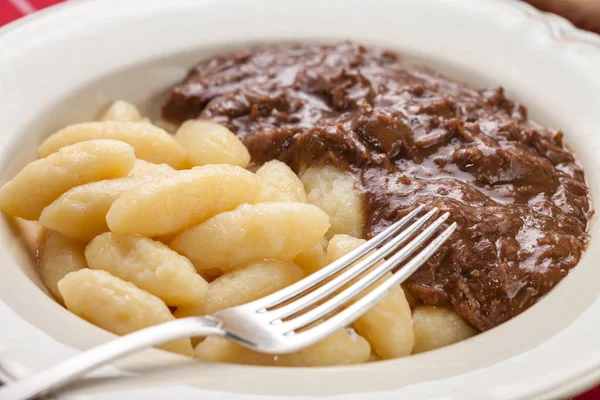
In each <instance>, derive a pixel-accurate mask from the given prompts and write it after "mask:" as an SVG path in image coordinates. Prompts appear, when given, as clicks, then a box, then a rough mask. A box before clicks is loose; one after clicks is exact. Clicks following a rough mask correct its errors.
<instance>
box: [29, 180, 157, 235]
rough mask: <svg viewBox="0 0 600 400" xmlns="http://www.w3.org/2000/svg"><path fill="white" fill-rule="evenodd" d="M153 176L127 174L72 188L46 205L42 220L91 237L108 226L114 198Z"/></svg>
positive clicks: (50, 226) (70, 231) (50, 227)
mask: <svg viewBox="0 0 600 400" xmlns="http://www.w3.org/2000/svg"><path fill="white" fill-rule="evenodd" d="M152 179H153V177H152V176H145V177H139V178H130V177H129V176H128V177H125V178H119V179H109V180H105V181H98V182H92V183H87V184H85V185H81V186H76V187H74V188H71V189H69V190H68V191H67V192H65V193H63V194H62V195H61V196H60V197H59V198H58V199H56V200H55V201H53V202H52V204H50V205H49V206H48V207H46V208H44V211H42V214H41V215H40V224H42V225H43V226H45V227H47V228H48V229H53V230H55V231H58V232H61V233H63V234H65V235H67V236H69V237H71V238H75V239H79V240H84V241H90V240H92V239H93V238H94V237H96V236H98V235H99V234H101V233H103V232H107V231H108V230H109V229H108V224H107V222H106V214H107V213H108V210H110V207H111V206H112V204H113V203H114V202H115V200H117V199H118V198H119V196H121V195H122V194H123V193H125V192H126V191H127V190H129V189H133V188H134V187H136V186H139V185H141V184H143V183H145V182H149V181H151V180H152Z"/></svg>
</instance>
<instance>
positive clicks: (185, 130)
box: [175, 120, 250, 168]
mask: <svg viewBox="0 0 600 400" xmlns="http://www.w3.org/2000/svg"><path fill="white" fill-rule="evenodd" d="M175 138H176V139H177V140H178V141H179V143H181V145H182V146H183V147H184V148H185V149H186V151H187V154H188V158H189V160H190V163H191V164H192V165H207V164H230V165H237V166H238V167H242V168H246V167H247V166H248V164H249V163H250V153H248V150H247V149H246V146H244V144H243V143H242V142H241V141H240V139H238V138H237V136H235V135H234V134H233V132H231V131H230V130H229V129H227V128H226V127H224V126H223V125H219V124H216V123H214V122H210V121H202V120H189V121H186V122H184V123H183V124H182V125H181V127H180V128H179V129H178V130H177V132H176V133H175Z"/></svg>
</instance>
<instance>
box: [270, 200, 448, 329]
mask: <svg viewBox="0 0 600 400" xmlns="http://www.w3.org/2000/svg"><path fill="white" fill-rule="evenodd" d="M437 212H438V209H437V208H434V209H432V210H431V211H429V212H428V213H427V214H425V215H424V216H422V217H421V218H419V219H417V220H416V221H415V222H413V223H412V224H411V225H409V226H408V227H407V228H406V229H405V230H403V231H402V232H400V233H399V234H398V236H396V237H394V238H393V239H392V240H390V241H389V242H387V243H386V244H385V245H384V246H382V247H381V248H379V249H378V250H377V251H375V252H374V253H372V254H371V255H369V256H367V257H366V258H365V259H363V260H361V261H360V262H357V263H356V264H354V265H353V266H352V267H351V268H348V269H347V270H345V271H344V272H342V273H341V274H340V275H339V276H337V277H335V278H334V279H332V280H330V281H329V282H327V283H326V284H324V285H323V286H321V287H319V288H317V289H315V290H314V291H312V292H310V293H308V294H306V295H305V296H302V297H300V298H298V299H297V300H295V301H293V302H291V303H289V304H286V305H285V306H283V307H281V308H278V309H276V310H272V311H269V312H268V313H267V314H266V315H268V318H269V319H271V320H278V319H282V318H286V317H288V316H290V315H292V314H294V313H296V312H298V311H301V310H303V309H305V308H307V307H310V306H312V305H313V304H315V303H316V302H317V301H319V300H321V299H323V298H325V297H327V296H329V295H330V294H331V293H333V292H334V291H335V290H337V289H338V288H341V287H342V286H344V285H345V284H346V283H348V282H350V281H351V280H352V279H354V278H356V277H357V276H358V275H360V274H361V273H363V272H364V271H366V270H367V269H369V268H370V267H371V266H373V265H374V264H376V263H377V262H379V261H380V260H381V259H382V258H384V257H387V255H388V254H390V253H391V252H392V251H394V249H396V248H397V247H398V246H400V245H401V244H403V243H404V242H406V241H407V240H408V239H410V237H411V236H412V235H413V234H414V233H416V232H417V231H418V230H419V229H421V228H422V227H423V225H425V224H426V223H427V222H428V221H429V220H430V219H431V218H432V217H433V216H434V215H435V214H437Z"/></svg>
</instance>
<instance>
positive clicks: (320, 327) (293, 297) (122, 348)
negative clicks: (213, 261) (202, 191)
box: [0, 206, 456, 400]
mask: <svg viewBox="0 0 600 400" xmlns="http://www.w3.org/2000/svg"><path fill="white" fill-rule="evenodd" d="M423 208H424V207H423V206H421V207H418V208H416V209H415V210H414V211H412V212H411V213H409V214H408V215H407V216H405V217H404V218H402V219H401V220H400V221H398V222H396V223H395V224H393V225H391V226H390V227H388V228H387V229H385V230H384V231H383V232H381V233H380V234H379V235H377V236H375V237H374V238H373V239H371V240H369V241H368V242H367V243H365V244H364V245H362V246H360V247H358V248H357V249H355V250H354V251H352V252H350V253H348V254H347V255H345V256H344V257H341V258H340V259H338V260H337V261H335V262H334V263H332V264H329V265H328V266H327V267H325V268H323V269H321V270H319V271H317V272H315V273H314V274H312V275H310V276H308V277H306V278H304V279H302V280H300V281H298V282H296V283H295V284H293V285H290V286H288V287H286V288H284V289H282V290H280V291H278V292H275V293H273V294H271V295H268V296H266V297H263V298H262V299H259V300H256V301H253V302H251V303H247V304H244V305H241V306H238V307H233V308H228V309H225V310H222V311H218V312H216V313H214V314H213V315H212V316H204V317H189V318H182V319H178V320H174V321H170V322H166V323H164V324H160V325H155V326H152V327H149V328H146V329H142V330H139V331H137V332H133V333H130V334H128V335H125V336H122V337H120V338H118V339H115V340H113V341H110V342H108V343H105V344H103V345H100V346H98V347H95V348H93V349H91V350H89V351H86V352H83V353H81V354H79V355H77V356H75V357H73V358H71V359H68V360H66V361H63V362H62V363H59V364H58V365H56V366H54V367H51V368H49V369H47V370H45V371H42V372H40V373H38V374H35V375H33V376H31V377H28V378H24V379H22V380H20V381H17V382H14V383H10V384H8V385H7V386H6V387H4V388H1V389H0V399H2V400H23V399H29V398H31V397H34V396H37V395H40V394H44V393H47V392H49V391H50V390H55V389H58V388H59V387H62V386H64V385H66V384H67V383H69V382H71V381H73V380H74V379H76V378H78V377H79V376H81V375H82V374H84V373H86V372H89V371H91V370H93V369H94V368H97V367H99V366H101V365H103V364H106V363H108V362H110V361H113V360H116V359H119V358H121V357H124V356H126V355H128V354H130V353H132V352H135V351H137V350H140V349H144V348H147V347H151V346H155V345H159V344H162V343H165V342H168V341H171V340H175V339H181V338H185V337H190V336H221V337H224V338H227V339H229V340H233V341H234V342H237V343H239V344H241V345H243V346H245V347H248V348H250V349H252V350H256V351H259V352H262V353H270V354H284V353H291V352H294V351H297V350H300V349H303V348H305V347H307V346H310V345H311V344H313V343H315V342H318V341H319V340H321V339H323V338H325V337H326V336H328V335H329V334H331V333H333V332H334V331H336V330H337V329H340V328H342V327H345V326H347V325H349V324H350V323H352V322H353V321H354V320H356V319H357V318H358V317H359V316H361V315H362V314H363V313H365V312H366V311H367V310H369V308H371V307H372V306H373V305H375V304H376V303H377V302H378V301H379V300H380V299H381V298H382V297H383V296H385V295H386V293H388V292H389V291H390V290H391V289H393V288H394V287H396V286H397V285H399V284H400V283H402V282H404V281H405V280H406V279H407V278H408V277H409V276H410V275H411V274H412V273H413V272H415V271H416V270H417V269H418V268H419V267H420V266H421V265H423V263H424V262H425V261H427V259H428V258H429V257H431V256H432V255H433V253H435V251H436V250H437V249H438V248H439V247H440V246H441V245H442V244H443V243H444V242H445V241H446V240H447V239H448V238H449V237H450V235H452V233H453V232H454V230H455V229H456V223H453V224H452V225H450V226H449V227H447V228H446V229H445V230H444V231H442V233H440V234H438V235H437V236H436V237H435V238H433V239H432V240H431V241H430V242H429V243H428V244H427V246H425V247H424V248H423V249H422V250H420V251H419V252H418V253H417V254H415V255H414V257H412V258H411V259H410V260H409V261H408V262H406V264H404V265H403V266H402V268H400V269H399V270H398V271H397V272H395V273H394V274H393V276H392V277H391V278H389V279H387V280H385V281H384V282H383V283H382V284H380V285H379V286H377V287H376V288H375V289H373V290H372V291H370V292H369V293H368V294H366V295H365V296H364V297H362V298H360V299H359V300H357V301H355V302H354V303H352V304H350V305H348V304H349V303H350V301H351V300H352V299H354V298H355V297H357V296H358V295H360V294H361V293H363V292H365V291H366V290H367V289H368V288H369V287H370V286H372V285H373V284H374V283H376V282H377V281H378V280H379V279H380V278H381V277H383V276H384V275H385V274H386V273H387V272H389V271H391V270H392V269H393V268H394V267H396V266H398V265H399V264H400V263H403V262H405V261H407V260H408V258H409V257H410V256H411V255H413V254H414V253H415V252H416V251H417V250H419V249H420V248H421V247H422V246H423V245H424V244H426V243H427V241H428V240H429V239H431V238H432V237H434V234H435V233H436V232H437V231H438V229H439V228H440V227H441V226H442V225H443V224H444V222H445V221H446V220H447V219H448V217H449V214H448V213H446V214H444V215H442V216H440V217H439V218H437V219H436V220H435V221H434V222H432V223H431V224H430V225H429V226H427V227H426V228H425V229H423V230H422V231H421V232H420V233H419V234H418V235H417V236H416V237H414V238H413V236H414V235H415V234H417V233H418V232H419V231H420V230H421V228H423V227H424V226H425V225H426V224H427V222H429V221H430V220H431V219H432V218H433V217H434V216H436V214H437V213H438V211H439V210H438V209H437V208H433V209H432V210H431V211H429V212H427V213H426V214H425V215H423V216H421V217H420V218H418V219H416V221H414V222H413V220H414V219H415V218H416V217H417V216H418V215H419V214H421V212H422V211H423ZM410 222H412V223H411V224H409V223H410ZM403 228H405V229H403ZM411 238H412V240H410V241H409V239H411ZM388 239H391V240H389V241H388ZM386 241H387V243H386ZM407 242H408V243H407ZM403 244H405V246H403V247H402V248H401V249H400V250H398V251H397V252H396V253H394V251H396V250H397V249H398V248H399V247H400V246H401V245H403ZM378 247H379V248H378ZM375 248H378V249H377V250H376V251H374V252H372V253H371V254H369V255H367V253H369V252H371V251H372V250H374V249H375ZM392 253H394V254H393V255H392V256H391V257H389V259H388V260H387V261H385V262H383V263H381V264H380V265H378V266H377V267H375V268H373V269H372V270H371V271H370V272H368V273H367V274H366V275H364V276H363V277H362V278H361V279H359V280H357V281H356V282H355V283H353V284H352V285H350V286H349V287H347V288H346V289H344V290H342V291H339V289H340V288H341V287H342V286H344V285H345V284H347V283H348V282H350V281H351V280H352V279H354V278H356V277H357V276H359V275H360V274H362V273H364V272H365V271H367V270H368V269H369V268H371V267H373V266H374V265H375V264H377V263H378V262H379V261H381V260H382V259H383V258H384V257H387V256H388V255H390V254H392ZM365 255H367V256H366V257H364V256H365ZM362 257H364V258H363V259H362V260H360V261H359V262H357V260H359V259H360V258H362ZM341 271H343V272H341ZM339 272H341V273H340V274H339V275H338V276H336V277H335V278H333V279H331V280H329V281H327V280H328V279H329V278H331V277H332V276H334V275H335V274H337V273H339ZM324 282H326V283H324ZM327 298H328V299H327ZM324 299H326V300H325V301H323V302H321V303H319V302H320V301H321V300H324ZM315 305H316V306H315ZM343 307H345V308H343ZM340 308H342V311H340V312H338V313H337V314H333V315H331V314H332V313H333V312H334V311H336V310H338V309H340ZM315 323H317V324H316V325H313V324H315ZM311 325H313V326H311ZM303 328H305V329H304V330H303Z"/></svg>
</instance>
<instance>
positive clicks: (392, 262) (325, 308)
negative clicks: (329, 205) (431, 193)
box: [277, 213, 450, 333]
mask: <svg viewBox="0 0 600 400" xmlns="http://www.w3.org/2000/svg"><path fill="white" fill-rule="evenodd" d="M448 217H450V214H449V213H446V214H444V215H442V216H441V217H440V218H438V219H437V220H435V222H433V223H432V224H431V225H430V226H428V227H427V228H426V229H425V230H424V231H423V232H421V233H420V234H419V236H417V237H416V238H414V239H413V240H411V241H410V242H409V243H408V244H407V245H406V247H403V248H402V249H400V250H399V251H398V252H397V253H396V254H394V255H393V256H392V257H391V258H390V259H389V260H388V261H386V262H384V263H383V264H381V265H380V266H378V267H377V268H375V269H374V270H373V271H371V272H370V273H368V274H367V275H366V276H364V277H363V278H361V279H360V280H359V281H358V282H356V283H354V284H353V285H352V286H350V287H349V288H347V289H345V290H344V291H342V292H341V293H339V294H337V295H336V296H334V297H332V298H331V299H329V300H327V301H326V302H325V303H323V304H320V305H319V306H317V307H315V308H313V309H312V310H310V311H308V312H306V313H305V314H302V315H300V316H298V317H296V318H294V319H291V320H289V321H285V322H282V323H280V324H278V325H277V329H278V330H280V331H282V332H283V333H287V332H290V331H294V330H296V329H299V328H302V327H304V326H306V325H308V324H311V323H313V322H315V321H317V320H318V319H319V318H321V317H323V316H325V315H327V314H329V313H330V312H332V311H335V310H336V309H338V308H339V307H341V306H343V305H345V304H346V303H347V302H348V301H349V300H352V299H353V298H354V297H356V296H358V295H359V294H360V293H362V292H363V291H364V290H365V289H367V288H368V287H369V286H371V285H373V284H374V283H375V282H377V281H378V280H379V279H380V278H381V277H382V276H383V275H385V274H386V273H387V272H389V271H390V270H392V268H394V267H395V266H397V265H398V264H399V263H401V262H403V261H404V260H406V259H407V258H408V257H409V256H410V255H411V254H412V253H413V252H415V251H416V250H417V249H418V248H419V247H420V246H421V245H423V244H424V243H425V242H426V241H427V240H428V239H429V238H430V237H431V236H433V234H434V233H435V232H436V231H437V229H438V228H439V227H440V226H441V225H442V224H443V223H444V222H445V221H446V220H447V219H448ZM436 243H437V242H436Z"/></svg>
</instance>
